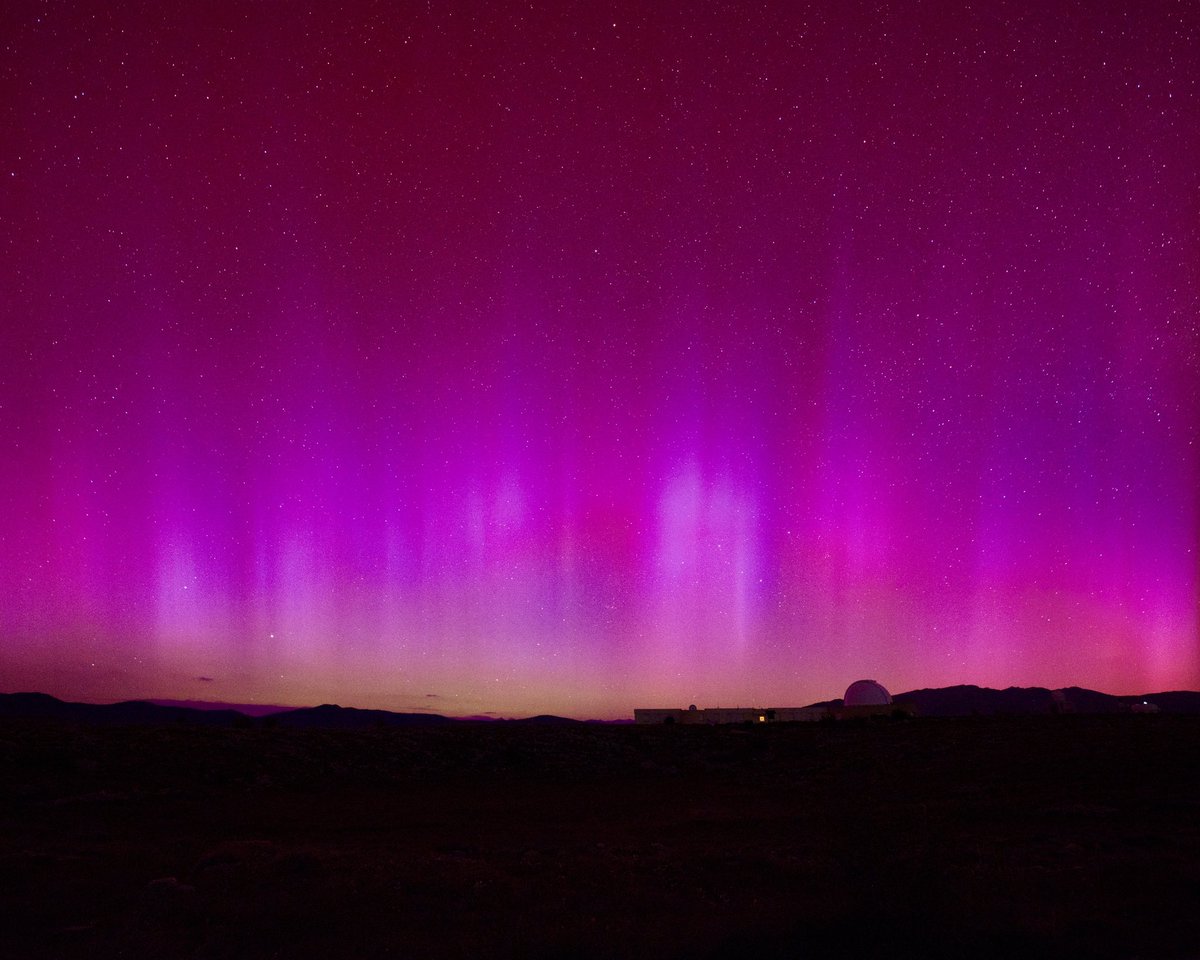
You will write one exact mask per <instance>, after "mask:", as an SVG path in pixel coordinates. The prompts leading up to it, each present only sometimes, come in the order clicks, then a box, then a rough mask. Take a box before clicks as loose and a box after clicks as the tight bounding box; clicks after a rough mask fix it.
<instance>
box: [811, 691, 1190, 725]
mask: <svg viewBox="0 0 1200 960" xmlns="http://www.w3.org/2000/svg"><path fill="white" fill-rule="evenodd" d="M892 699H893V700H894V701H895V702H896V703H908V704H912V706H914V707H916V709H917V713H918V715H919V716H922V717H970V716H1001V715H1018V714H1021V715H1030V714H1052V713H1084V714H1096V713H1131V712H1133V711H1134V709H1135V707H1141V705H1143V704H1147V705H1151V709H1152V708H1157V712H1159V713H1173V714H1180V713H1186V714H1200V693H1197V692H1195V691H1191V690H1173V691H1165V692H1162V693H1145V694H1139V695H1136V696H1114V695H1113V694H1109V693H1100V692H1098V691H1096V690H1087V689H1085V688H1083V687H1064V688H1062V689H1059V690H1050V689H1047V688H1046V687H1008V688H1006V689H1004V690H993V689H991V688H990V687H977V686H975V685H973V684H963V685H959V686H954V687H938V688H933V689H921V690H910V691H908V692H907V693H898V694H896V695H895V696H894V697H893V698H892ZM841 703H842V701H841V700H828V701H824V702H823V703H820V704H814V706H822V707H833V706H841Z"/></svg>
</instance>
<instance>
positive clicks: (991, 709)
mask: <svg viewBox="0 0 1200 960" xmlns="http://www.w3.org/2000/svg"><path fill="white" fill-rule="evenodd" d="M893 699H894V700H895V702H896V703H898V704H911V705H912V706H913V707H915V708H916V712H917V715H918V716H921V717H970V716H1004V715H1011V716H1017V715H1024V716H1028V715H1037V714H1044V715H1049V714H1054V713H1065V714H1071V713H1078V714H1119V713H1133V712H1155V713H1163V714H1200V692H1196V691H1193V690H1168V691H1163V692H1160V693H1146V694H1139V695H1136V696H1113V695H1112V694H1108V693H1099V692H1097V691H1095V690H1087V689H1085V688H1083V687H1064V688H1062V689H1060V690H1049V689H1047V688H1045V687H1008V688H1007V689H1004V690H993V689H991V688H989V687H977V686H974V685H971V684H964V685H960V686H954V687H940V688H935V689H921V690H910V691H908V692H907V693H900V694H897V695H896V696H895V697H894V698H893ZM193 703H195V704H196V705H191V704H193ZM841 703H842V701H841V700H825V701H822V702H820V703H816V704H812V706H814V707H837V706H841ZM242 706H244V707H245V708H246V709H244V710H243V709H238V707H237V706H236V705H233V704H214V703H203V704H202V705H201V704H199V703H196V702H195V701H169V700H168V701H151V700H127V701H124V702H122V703H106V704H97V703H71V702H69V701H65V700H59V699H58V698H57V697H52V696H50V695H49V694H45V693H0V717H25V718H45V719H52V720H60V721H67V722H73V723H95V724H162V723H189V724H195V725H197V726H235V725H236V726H246V725H251V726H271V727H288V728H292V729H330V730H363V729H378V728H391V727H438V726H447V725H452V724H459V723H471V722H475V723H479V722H484V721H486V722H489V723H500V724H518V725H522V726H572V725H576V724H580V723H601V722H605V723H628V722H630V721H628V720H625V721H580V720H573V719H571V718H568V717H557V716H552V715H550V714H540V715H538V716H534V717H523V718H514V719H503V720H502V719H499V718H489V717H486V716H475V717H464V718H455V717H447V716H443V715H442V714H438V713H393V712H392V711H390V710H362V709H358V708H357V707H341V706H338V705H337V704H332V703H325V704H322V705H321V706H319V707H300V708H292V707H273V706H271V707H269V706H266V705H260V704H249V705H242ZM251 711H254V713H251Z"/></svg>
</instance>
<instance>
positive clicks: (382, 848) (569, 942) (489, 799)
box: [0, 716, 1200, 960]
mask: <svg viewBox="0 0 1200 960" xmlns="http://www.w3.org/2000/svg"><path fill="white" fill-rule="evenodd" d="M0 904H2V905H3V909H2V910H0V916H2V917H3V919H2V920H0V926H2V927H3V928H4V930H3V933H2V934H0V956H4V957H46V958H52V957H72V958H73V957H80V958H83V957H88V958H97V960H100V958H108V957H155V958H159V957H164V958H167V957H181V958H214V960H216V958H231V957H288V958H305V957H463V958H466V957H472V958H474V957H491V956H500V957H510V956H511V957H517V956H520V957H534V958H537V957H543V958H545V957H646V958H650V957H653V958H672V957H694V958H713V957H755V958H768V957H776V956H806V955H811V956H820V957H825V956H829V955H830V954H835V955H837V956H841V957H884V956H886V957H896V956H909V955H915V956H923V957H960V956H973V957H1008V956H1021V957H1038V956H1045V957H1049V956H1054V957H1088V956H1090V957H1131V958H1134V957H1144V958H1163V957H1180V958H1183V957H1197V956H1200V910H1198V909H1197V907H1198V905H1200V718H1194V717H1167V716H1104V717H1027V718H1019V717H998V718H975V719H960V720H945V719H939V720H933V719H926V720H912V721H862V722H840V723H819V724H804V725H796V726H774V727H765V728H760V727H755V728H742V727H725V728H689V727H667V728H658V727H633V726H603V725H572V726H553V727H549V726H547V727H539V726H515V725H503V724H463V725H452V726H449V727H438V728H426V729H391V730H375V731H322V730H288V729H284V728H271V727H267V726H261V727H260V726H249V727H246V728H241V729H230V728H205V727H196V726H190V725H185V724H177V725H162V726H141V727H138V726H134V727H112V726H110V727H90V726H81V725H73V724H63V723H58V722H51V721H29V720H12V719H9V720H4V721H2V722H0Z"/></svg>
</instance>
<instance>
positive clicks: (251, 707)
mask: <svg viewBox="0 0 1200 960" xmlns="http://www.w3.org/2000/svg"><path fill="white" fill-rule="evenodd" d="M146 702H147V703H153V704H155V705H156V706H159V707H186V708H187V709H188V710H236V711H237V712H238V713H244V714H245V715H246V716H248V717H267V716H270V715H271V714H273V713H283V712H284V711H286V710H296V709H298V708H297V707H285V706H283V705H282V704H278V703H221V702H219V701H214V700H161V699H159V698H157V697H155V698H154V699H153V700H147V701H146Z"/></svg>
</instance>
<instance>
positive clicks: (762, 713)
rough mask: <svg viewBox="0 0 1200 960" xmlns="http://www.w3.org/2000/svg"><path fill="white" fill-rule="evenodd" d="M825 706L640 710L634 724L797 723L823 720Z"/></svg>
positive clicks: (634, 718) (635, 716)
mask: <svg viewBox="0 0 1200 960" xmlns="http://www.w3.org/2000/svg"><path fill="white" fill-rule="evenodd" d="M827 712H828V711H826V710H825V709H824V708H823V707H710V708H709V709H707V710H674V709H669V708H668V709H640V708H639V709H637V710H634V711H633V720H634V723H646V724H651V723H687V724H721V723H797V722H810V721H813V720H820V719H821V718H822V717H824V716H825V715H826V713H827Z"/></svg>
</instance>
